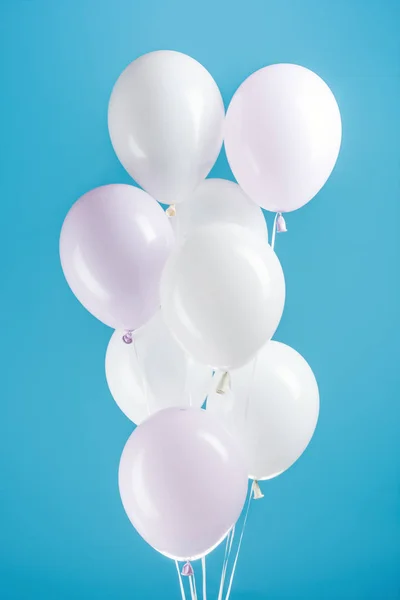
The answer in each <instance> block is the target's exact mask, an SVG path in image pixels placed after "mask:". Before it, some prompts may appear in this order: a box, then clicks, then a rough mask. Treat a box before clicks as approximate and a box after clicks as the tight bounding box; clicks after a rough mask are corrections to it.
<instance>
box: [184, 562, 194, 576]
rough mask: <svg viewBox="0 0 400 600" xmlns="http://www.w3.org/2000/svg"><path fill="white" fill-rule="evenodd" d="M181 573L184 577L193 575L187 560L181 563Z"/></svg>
mask: <svg viewBox="0 0 400 600" xmlns="http://www.w3.org/2000/svg"><path fill="white" fill-rule="evenodd" d="M182 575H184V576H185V577H192V576H193V575H194V571H193V567H192V565H191V564H190V562H189V561H188V562H187V563H185V564H184V565H183V568H182Z"/></svg>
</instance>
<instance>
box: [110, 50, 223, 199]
mask: <svg viewBox="0 0 400 600" xmlns="http://www.w3.org/2000/svg"><path fill="white" fill-rule="evenodd" d="M224 117H225V110H224V105H223V101H222V97H221V94H220V91H219V89H218V86H217V84H216V83H215V81H214V79H213V78H212V77H211V75H210V73H209V72H208V71H207V70H206V69H205V68H204V67H203V66H202V65H201V64H200V63H198V62H197V61H196V60H194V59H193V58H191V57H190V56H187V55H186V54H182V53H180V52H174V51H170V50H160V51H157V52H150V53H149V54H144V55H143V56H141V57H140V58H138V59H136V60H135V61H133V62H132V63H131V64H130V65H128V67H127V68H126V69H125V71H123V73H122V74H121V75H120V77H119V78H118V80H117V82H116V84H115V86H114V89H113V91H112V94H111V98H110V103H109V108H108V127H109V132H110V137H111V141H112V144H113V146H114V150H115V152H116V154H117V156H118V158H119V160H120V161H121V163H122V165H123V166H124V167H125V169H126V170H127V171H128V173H129V174H130V175H131V176H132V177H133V179H135V180H136V181H137V182H138V183H139V184H140V185H141V186H142V187H143V188H144V189H145V190H147V191H148V192H149V193H150V194H151V195H152V196H153V197H154V198H156V200H158V201H159V202H164V203H166V204H176V203H178V202H182V201H183V200H184V199H185V198H186V197H187V196H188V194H190V193H191V192H192V191H193V190H194V189H195V187H196V186H197V185H198V184H199V183H200V182H201V181H202V180H203V179H204V178H205V177H206V176H207V174H208V173H209V171H210V169H211V167H212V166H213V164H214V162H215V161H216V159H217V157H218V154H219V152H220V150H221V146H222V137H223V123H224Z"/></svg>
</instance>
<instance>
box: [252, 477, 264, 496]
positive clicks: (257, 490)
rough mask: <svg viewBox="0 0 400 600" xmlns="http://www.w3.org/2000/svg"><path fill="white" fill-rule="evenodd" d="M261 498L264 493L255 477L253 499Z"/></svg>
mask: <svg viewBox="0 0 400 600" xmlns="http://www.w3.org/2000/svg"><path fill="white" fill-rule="evenodd" d="M261 498H264V494H263V493H262V491H261V488H260V486H259V485H258V481H257V479H255V480H254V481H253V499H254V500H260V499H261Z"/></svg>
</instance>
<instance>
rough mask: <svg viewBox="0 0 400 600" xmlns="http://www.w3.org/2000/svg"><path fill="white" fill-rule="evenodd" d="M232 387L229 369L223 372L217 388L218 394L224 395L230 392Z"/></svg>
mask: <svg viewBox="0 0 400 600" xmlns="http://www.w3.org/2000/svg"><path fill="white" fill-rule="evenodd" d="M230 389H231V376H230V375H229V373H228V371H225V373H223V375H222V377H221V379H220V380H219V383H218V385H217V389H216V390H215V391H216V392H217V394H220V395H223V394H226V392H229V391H230Z"/></svg>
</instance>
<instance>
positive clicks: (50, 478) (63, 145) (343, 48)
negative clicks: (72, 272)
mask: <svg viewBox="0 0 400 600" xmlns="http://www.w3.org/2000/svg"><path fill="white" fill-rule="evenodd" d="M0 7H1V8H0V45H1V46H0V57H1V58H0V60H1V67H0V68H1V70H0V86H1V89H0V120H1V122H0V147H1V157H0V170H1V173H0V175H1V178H0V183H1V187H0V190H1V236H0V244H1V248H0V250H1V262H0V265H1V273H0V277H1V279H0V281H1V285H2V287H1V296H0V299H1V300H0V301H1V313H0V314H1V320H2V323H1V347H0V351H1V367H2V368H1V372H2V379H1V383H2V390H1V400H0V470H1V477H0V540H1V541H0V597H1V598H2V599H3V598H4V599H5V600H12V599H18V600H19V599H40V600H48V599H49V600H59V599H60V600H61V599H68V600H69V599H75V600H80V599H85V600H91V599H93V600H94V599H96V600H105V599H110V600H111V599H112V600H125V599H126V600H128V599H129V600H131V599H132V598H138V599H139V598H140V599H147V598H156V597H157V598H165V599H170V598H171V599H174V600H175V599H177V598H178V597H179V590H178V587H177V580H176V574H175V571H174V566H173V563H170V562H169V561H168V560H167V559H165V558H163V557H160V556H159V555H157V554H156V553H155V552H154V551H153V550H152V549H151V548H149V547H148V546H147V545H146V544H145V543H144V542H143V541H142V540H141V539H140V538H139V537H138V535H137V534H136V533H135V531H134V530H133V528H132V527H131V526H130V524H129V522H128V520H127V518H126V516H125V514H124V512H123V510H122V507H121V504H120V500H119V495H118V488H117V466H118V461H119V457H120V453H121V450H122V447H123V445H124V443H125V441H126V439H127V437H128V435H129V433H130V431H131V429H132V425H131V424H130V422H129V421H128V420H127V419H126V418H125V417H124V416H123V415H122V414H121V413H120V412H119V410H118V408H117V407H116V405H115V404H114V402H113V400H112V398H111V397H110V395H109V392H108V389H107V386H106V382H105V376H104V367H103V361H104V353H105V349H106V345H107V342H108V339H109V337H110V334H111V331H110V330H108V329H107V328H106V327H105V326H103V325H101V324H100V323H99V322H97V321H96V320H95V319H93V318H92V317H91V316H90V315H89V314H88V313H86V312H85V310H84V309H83V308H82V307H81V306H80V305H79V303H78V302H77V301H76V299H75V298H74V296H73V295H72V293H70V291H69V289H68V287H67V285H66V283H65V281H64V279H63V275H62V272H61V269H60V265H59V258H58V236H59V231H60V227H61V224H62V221H63V218H64V216H65V214H66V213H67V211H68V209H69V208H70V206H71V205H72V203H73V202H74V201H75V200H76V199H77V198H78V197H79V196H80V195H81V194H83V193H84V192H86V191H87V190H89V189H90V188H93V187H95V186H98V185H101V184H105V183H110V182H129V181H130V180H129V177H128V175H127V174H126V173H125V172H124V170H123V168H122V167H121V166H120V165H119V163H118V161H117V159H116V157H115V155H114V154H113V151H112V148H111V145H110V142H109V139H108V132H107V123H106V112H107V102H108V98H109V94H110V91H111V88H112V85H113V83H114V82H115V80H116V79H117V77H118V75H119V73H120V72H121V71H122V69H123V68H124V67H125V66H126V65H127V64H128V63H129V62H130V61H131V60H133V59H134V58H136V57H137V56H139V55H140V54H142V53H145V52H148V51H150V50H154V49H160V48H161V49H165V48H168V49H176V50H180V51H182V52H186V53H188V54H190V55H192V56H194V57H195V58H196V59H198V60H199V61H200V62H202V63H203V64H204V65H205V66H206V67H207V68H208V69H209V70H210V72H211V73H212V75H213V76H214V77H215V79H216V80H217V82H218V84H219V86H220V88H221V91H222V93H223V96H224V100H225V102H226V103H228V102H229V100H230V98H231V96H232V94H233V92H234V90H235V89H236V88H237V86H238V85H239V84H240V82H241V81H242V80H243V79H244V78H245V77H246V76H247V75H249V74H250V73H251V72H253V71H254V70H256V69H258V68H259V67H262V66H264V65H266V64H270V63H275V62H296V63H299V64H302V65H304V66H307V67H309V68H311V69H312V70H314V71H316V72H317V73H319V74H320V75H321V76H322V77H323V78H324V79H325V80H326V81H327V83H328V84H329V85H330V86H331V88H332V89H333V91H334V93H335V95H336V97H337V99H338V103H339V105H340V108H341V112H342V117H343V132H344V133H343V145H342V150H341V154H340V157H339V161H338V163H337V167H336V169H335V171H334V173H333V175H332V177H331V178H330V180H329V182H328V183H327V185H326V186H325V187H324V189H323V190H322V191H321V192H320V193H319V194H318V197H317V198H316V199H315V200H314V201H313V202H311V203H310V204H309V205H308V206H306V207H305V208H304V209H301V210H300V211H297V212H296V213H293V214H291V215H289V217H288V219H287V222H288V228H289V232H288V233H287V234H285V235H280V236H279V237H278V241H277V251H278V254H279V256H280V258H281V261H282V264H283V267H284V270H285V273H286V278H287V288H288V289H287V292H288V294H287V305H286V309H285V314H284V318H283V321H282V324H281V326H280V329H279V332H278V335H277V339H279V340H281V341H284V342H286V343H288V344H290V345H292V346H293V347H295V348H296V349H297V350H299V351H300V352H301V353H302V354H303V355H304V356H305V357H306V358H307V360H308V361H309V362H310V364H311V365H312V367H313V369H314V371H315V373H316V376H317V379H318V382H319V384H320V391H321V416H320V422H319V426H318V428H317V432H316V434H315V437H314V439H313V441H312V443H311V445H310V447H309V449H308V450H307V452H306V453H305V454H304V456H303V457H302V458H301V460H299V462H298V463H297V464H296V465H295V466H294V467H293V468H292V469H290V471H289V472H287V473H286V474H284V475H282V476H281V477H279V478H277V479H276V480H273V481H271V482H268V483H265V484H264V485H263V490H264V492H265V499H264V500H263V501H260V502H256V503H254V506H253V507H252V511H251V514H250V518H249V524H248V529H247V532H246V537H245V541H244V544H243V552H242V555H241V558H240V562H239V568H238V571H237V578H236V580H235V585H234V593H233V596H232V598H233V600H235V599H236V600H240V599H242V600H243V599H250V598H252V599H254V600H256V599H261V598H268V599H270V600H272V599H274V600H275V599H304V600H312V599H318V600H321V599H322V600H330V599H332V600H333V599H335V600H337V599H338V598H340V599H343V600H345V599H352V600H353V599H355V600H358V599H362V600H364V599H370V598H371V599H384V600H389V599H392V598H393V599H394V598H400V573H399V571H400V569H399V561H400V452H399V450H400V443H399V429H400V427H399V418H400V397H399V393H398V387H399V382H400V377H399V371H400V369H399V357H398V355H396V351H397V346H398V344H397V337H398V334H399V318H398V307H399V300H400V298H399V289H398V288H399V285H398V277H399V268H398V264H399V258H400V254H399V242H398V239H399V225H398V221H399V208H398V206H399V192H400V166H399V138H400V117H399V106H400V103H399V101H400V44H399V35H398V30H399V20H400V4H399V3H398V2H396V1H395V0H393V1H389V0H386V1H382V0H381V1H372V0H370V1H368V0H363V1H361V0H360V1H358V0H335V1H332V0H329V1H325V0H318V1H317V0H315V1H313V0H301V1H300V0H292V1H289V0H273V1H269V0H247V1H245V2H244V1H242V0H235V1H232V0H230V1H229V0H202V1H201V2H189V1H188V0H177V1H171V2H166V1H163V0H139V1H134V0H97V1H96V0H68V1H61V0H48V1H45V0H14V1H11V0H1V2H0ZM213 175H216V176H222V177H231V174H230V171H229V169H228V166H227V163H226V159H225V157H224V156H221V157H220V159H219V160H218V162H217V165H216V166H215V168H214V170H213ZM267 218H268V219H269V223H270V224H271V215H269V216H268V217H267ZM220 558H221V557H220V555H218V556H216V557H212V558H211V559H210V561H209V576H210V577H209V579H210V585H211V586H215V585H216V583H217V579H218V575H219V560H220ZM210 595H211V594H210Z"/></svg>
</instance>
